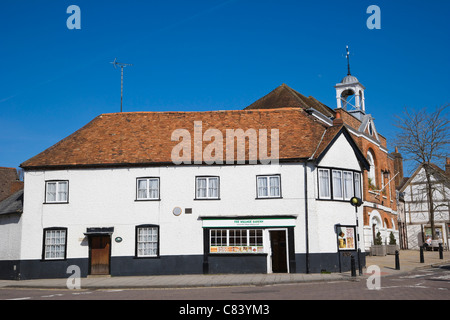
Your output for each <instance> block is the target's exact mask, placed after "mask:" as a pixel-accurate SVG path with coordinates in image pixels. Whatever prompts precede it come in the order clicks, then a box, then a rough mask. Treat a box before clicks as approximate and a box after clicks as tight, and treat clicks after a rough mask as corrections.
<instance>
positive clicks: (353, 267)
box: [350, 256, 356, 277]
mask: <svg viewBox="0 0 450 320" xmlns="http://www.w3.org/2000/svg"><path fill="white" fill-rule="evenodd" d="M350 267H351V269H352V277H356V266H355V258H354V257H353V256H351V258H350Z"/></svg>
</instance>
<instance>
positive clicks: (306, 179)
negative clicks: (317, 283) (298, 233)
mask: <svg viewBox="0 0 450 320" xmlns="http://www.w3.org/2000/svg"><path fill="white" fill-rule="evenodd" d="M307 163H308V162H307V161H305V167H304V171H305V232H306V273H309V230H308V168H307Z"/></svg>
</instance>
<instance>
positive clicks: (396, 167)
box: [391, 147, 403, 188]
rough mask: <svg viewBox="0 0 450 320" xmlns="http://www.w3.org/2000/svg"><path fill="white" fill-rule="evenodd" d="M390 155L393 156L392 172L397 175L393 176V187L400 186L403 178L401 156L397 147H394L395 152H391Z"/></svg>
mask: <svg viewBox="0 0 450 320" xmlns="http://www.w3.org/2000/svg"><path fill="white" fill-rule="evenodd" d="M391 156H392V157H393V158H394V174H397V172H398V175H397V176H396V177H395V187H396V188H397V187H398V186H400V184H401V183H402V180H403V157H402V155H401V154H400V152H398V147H395V152H393V153H391Z"/></svg>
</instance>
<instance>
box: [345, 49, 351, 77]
mask: <svg viewBox="0 0 450 320" xmlns="http://www.w3.org/2000/svg"><path fill="white" fill-rule="evenodd" d="M346 58H347V69H348V73H347V75H348V76H350V75H351V73H350V52H349V51H348V46H347V55H346Z"/></svg>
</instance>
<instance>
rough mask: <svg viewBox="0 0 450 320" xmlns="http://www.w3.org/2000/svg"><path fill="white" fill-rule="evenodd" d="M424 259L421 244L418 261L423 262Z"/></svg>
mask: <svg viewBox="0 0 450 320" xmlns="http://www.w3.org/2000/svg"><path fill="white" fill-rule="evenodd" d="M424 262H425V259H424V258H423V246H422V247H420V263H424Z"/></svg>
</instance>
